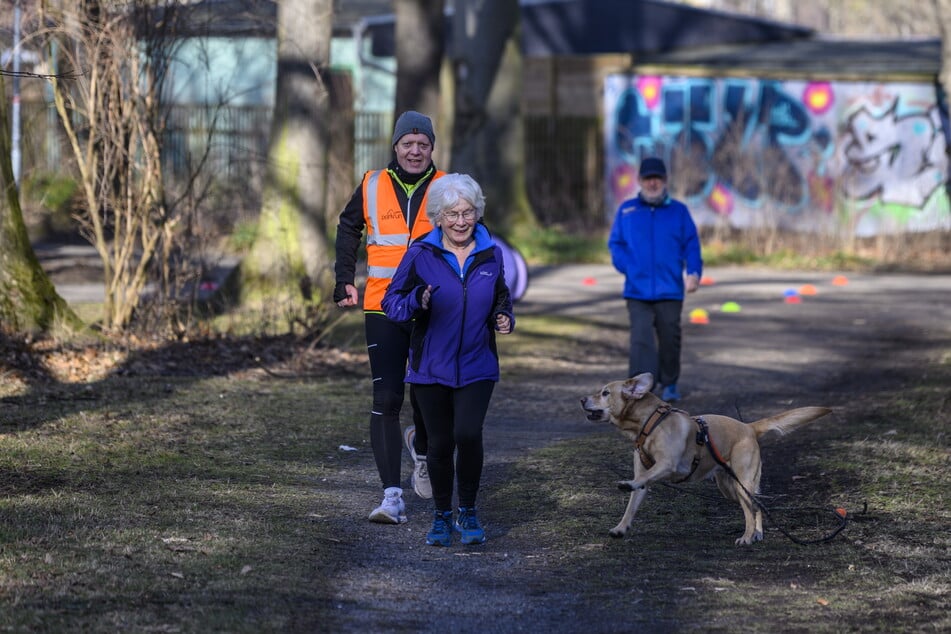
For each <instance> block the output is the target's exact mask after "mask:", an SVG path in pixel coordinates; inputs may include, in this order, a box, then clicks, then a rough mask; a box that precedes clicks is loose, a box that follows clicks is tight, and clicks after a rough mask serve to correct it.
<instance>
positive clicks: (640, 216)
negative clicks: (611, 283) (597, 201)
mask: <svg viewBox="0 0 951 634" xmlns="http://www.w3.org/2000/svg"><path fill="white" fill-rule="evenodd" d="M608 249H609V250H610V252H611V263H612V264H614V268H616V269H617V270H618V271H620V272H621V273H623V274H624V277H625V280H624V297H625V298H627V299H639V300H643V301H658V300H665V299H679V300H683V298H684V271H686V273H687V274H688V275H690V274H692V275H696V276H697V277H700V276H701V275H702V274H703V260H702V259H701V257H700V238H699V236H698V235H697V226H696V225H695V224H694V222H693V218H691V217H690V211H689V210H688V209H687V206H686V205H684V204H683V203H682V202H680V201H678V200H674V199H673V198H671V197H670V196H667V197H666V198H665V200H664V202H663V203H661V204H659V205H651V204H648V203H647V202H645V201H644V200H643V199H642V198H641V196H640V195H638V196H637V197H636V198H631V199H629V200H626V201H624V202H623V203H621V205H620V207H618V210H617V214H616V215H615V217H614V224H613V225H612V226H611V235H610V237H609V238H608Z"/></svg>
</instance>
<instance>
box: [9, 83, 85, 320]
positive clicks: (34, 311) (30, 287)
mask: <svg viewBox="0 0 951 634" xmlns="http://www.w3.org/2000/svg"><path fill="white" fill-rule="evenodd" d="M4 94H6V91H5V85H4V81H3V76H2V75H0V95H4ZM8 121H9V119H8V116H7V102H6V100H5V99H0V187H3V197H2V198H0V326H2V329H3V330H5V331H7V332H11V333H18V334H30V335H36V334H40V333H49V334H58V335H60V334H63V333H68V332H69V331H75V330H79V329H81V328H82V327H83V323H82V321H81V320H80V319H79V317H77V316H76V314H75V313H74V312H73V311H72V309H71V308H70V307H69V305H68V304H67V303H66V300H64V299H63V298H62V297H60V296H59V294H58V293H57V292H56V288H55V287H54V286H53V283H52V282H51V281H50V279H49V277H48V276H47V275H46V272H45V271H44V270H43V268H42V267H41V266H40V262H39V260H38V259H37V258H36V254H35V253H34V252H33V247H32V245H31V244H30V238H29V236H28V235H27V231H26V224H24V222H23V211H22V209H21V208H20V196H19V192H18V191H17V186H16V182H15V181H14V178H13V164H12V163H11V161H10V149H11V138H10V128H9V127H8V125H7V122H8Z"/></svg>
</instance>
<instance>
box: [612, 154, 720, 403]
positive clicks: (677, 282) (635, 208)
mask: <svg viewBox="0 0 951 634" xmlns="http://www.w3.org/2000/svg"><path fill="white" fill-rule="evenodd" d="M639 180H640V187H641V190H640V193H638V195H637V197H635V198H631V199H630V200H625V201H624V202H623V203H621V206H620V207H618V210H617V214H616V215H615V217H614V224H613V226H612V227H611V236H610V238H609V239H608V248H609V249H610V251H611V262H612V263H613V264H614V268H616V269H617V270H618V271H620V272H621V273H622V274H624V277H625V281H624V299H625V300H626V301H627V311H628V314H629V315H630V320H631V344H630V358H629V366H628V372H629V375H630V376H635V375H637V374H640V373H642V372H650V373H652V374H653V375H654V377H655V379H656V380H657V381H658V383H659V384H660V385H661V386H663V392H662V396H661V398H663V399H664V400H665V401H668V402H669V401H676V400H679V399H680V392H679V391H678V389H677V381H678V380H679V379H680V340H681V328H680V318H681V312H682V310H683V304H684V291H685V290H686V292H688V293H692V292H694V291H695V290H697V288H698V287H699V286H700V275H701V274H702V273H703V260H702V259H701V257H700V238H699V236H698V235H697V226H696V225H695V224H694V222H693V218H691V217H690V210H689V209H687V206H686V205H684V204H683V203H682V202H680V201H679V200H674V199H673V198H671V197H670V195H669V194H668V193H667V167H666V166H665V165H664V162H663V161H662V160H661V159H659V158H654V157H651V158H646V159H644V160H643V161H642V162H641V167H640V171H639Z"/></svg>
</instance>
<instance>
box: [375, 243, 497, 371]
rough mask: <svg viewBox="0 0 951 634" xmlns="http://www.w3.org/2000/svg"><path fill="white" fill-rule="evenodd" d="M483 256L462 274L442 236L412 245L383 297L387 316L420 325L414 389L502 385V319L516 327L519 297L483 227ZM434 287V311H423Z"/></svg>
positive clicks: (472, 258) (412, 353)
mask: <svg viewBox="0 0 951 634" xmlns="http://www.w3.org/2000/svg"><path fill="white" fill-rule="evenodd" d="M474 235H475V248H473V250H472V253H471V254H470V255H469V257H468V258H467V259H466V262H465V264H464V266H463V268H462V270H459V261H458V260H457V259H456V256H455V255H454V254H452V253H450V252H449V251H447V250H445V249H444V248H443V246H442V229H439V228H438V227H437V228H436V229H433V230H432V231H430V232H429V233H428V234H426V235H425V236H424V237H422V238H420V239H419V240H417V241H416V242H414V243H413V244H411V245H410V247H409V249H408V250H407V252H406V255H404V256H403V259H402V261H401V262H400V265H399V267H398V268H397V269H396V273H395V274H394V275H393V280H392V281H391V282H390V286H389V287H388V288H387V290H386V294H385V295H384V296H383V310H384V312H386V316H387V317H389V318H390V319H392V320H393V321H396V322H406V321H410V320H413V333H412V336H411V339H410V349H409V364H408V367H407V370H406V382H407V383H420V384H432V383H438V384H440V385H446V386H449V387H462V386H464V385H468V384H470V383H474V382H476V381H484V380H490V381H498V380H499V355H498V351H497V350H496V345H495V316H496V315H497V314H498V313H504V314H506V315H508V316H509V319H511V321H512V329H513V330H514V329H515V316H514V314H513V313H512V297H511V295H510V293H509V289H508V286H506V285H505V274H504V270H503V265H502V251H501V249H500V248H499V247H498V246H497V245H496V244H495V241H493V240H492V237H491V236H490V235H489V231H488V230H487V229H486V228H485V226H483V225H482V224H476V226H475V233H474ZM427 285H432V287H433V292H432V294H431V296H430V300H429V304H430V306H429V309H428V310H421V309H420V297H421V296H422V294H423V291H424V290H425V289H426V286H427Z"/></svg>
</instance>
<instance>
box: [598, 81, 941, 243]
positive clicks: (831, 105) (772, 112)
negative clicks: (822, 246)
mask: <svg viewBox="0 0 951 634" xmlns="http://www.w3.org/2000/svg"><path fill="white" fill-rule="evenodd" d="M937 101H938V100H937V95H936V90H935V86H934V85H932V84H930V83H875V82H835V81H833V82H810V81H801V80H796V81H777V80H765V79H757V78H742V77H732V78H702V77H686V76H639V75H628V74H613V75H609V76H608V77H607V78H606V80H605V87H604V101H603V107H604V122H605V123H604V140H605V178H606V197H605V198H606V207H607V209H606V213H607V214H608V215H609V217H610V216H613V213H614V210H615V209H616V208H617V205H618V204H619V203H620V202H621V201H622V200H624V199H625V198H627V197H630V196H632V195H634V194H636V192H637V166H638V165H639V163H640V160H641V159H642V158H643V157H646V156H651V155H656V156H661V157H663V158H664V159H665V160H666V161H667V162H668V168H669V169H670V172H671V183H670V185H671V190H672V191H673V192H674V193H675V195H677V196H678V197H680V198H681V199H683V200H685V202H687V203H688V204H689V206H690V207H691V210H692V211H693V214H694V217H695V219H696V221H697V222H698V223H699V224H701V225H705V226H712V225H716V224H718V223H721V224H722V223H729V224H730V225H731V226H733V227H736V228H764V227H766V228H772V227H780V228H788V229H793V230H799V231H820V232H835V233H837V234H846V235H856V236H870V235H881V234H891V233H899V232H906V231H911V232H918V231H930V230H935V229H945V230H946V229H951V214H949V204H948V196H947V193H946V191H945V187H944V185H945V182H946V179H947V174H948V158H947V155H946V141H945V134H944V127H943V126H942V116H941V115H940V112H939V108H938V104H937Z"/></svg>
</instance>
